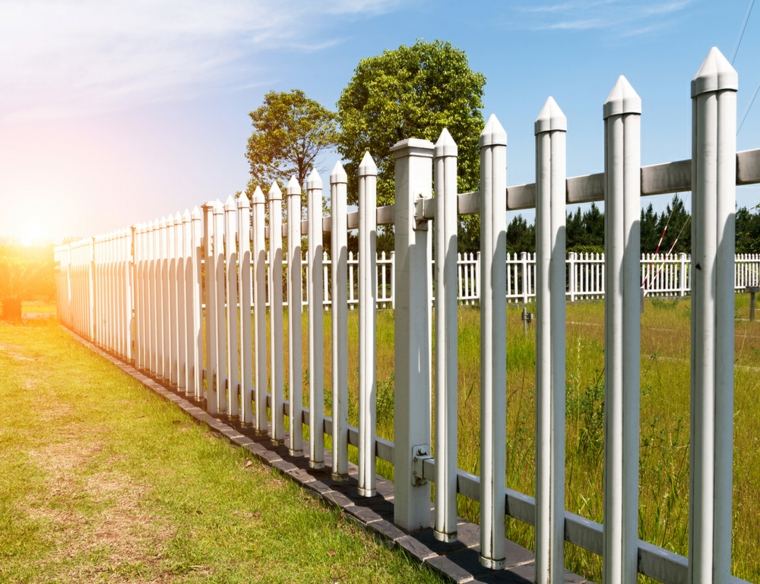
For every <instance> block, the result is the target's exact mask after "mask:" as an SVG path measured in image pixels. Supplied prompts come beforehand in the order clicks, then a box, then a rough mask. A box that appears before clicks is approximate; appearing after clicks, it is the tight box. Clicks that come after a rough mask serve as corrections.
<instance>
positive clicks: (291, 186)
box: [288, 175, 301, 196]
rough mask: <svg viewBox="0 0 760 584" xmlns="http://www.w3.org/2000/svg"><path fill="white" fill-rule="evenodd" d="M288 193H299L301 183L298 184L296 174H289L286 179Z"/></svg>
mask: <svg viewBox="0 0 760 584" xmlns="http://www.w3.org/2000/svg"><path fill="white" fill-rule="evenodd" d="M288 195H291V196H292V195H298V196H300V195H301V185H299V184H298V179H297V178H296V175H293V176H291V177H290V180H289V181H288Z"/></svg>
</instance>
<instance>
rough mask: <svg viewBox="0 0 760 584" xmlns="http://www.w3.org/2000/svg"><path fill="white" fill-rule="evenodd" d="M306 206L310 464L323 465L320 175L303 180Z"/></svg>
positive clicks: (312, 465) (320, 466)
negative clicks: (307, 218)
mask: <svg viewBox="0 0 760 584" xmlns="http://www.w3.org/2000/svg"><path fill="white" fill-rule="evenodd" d="M306 192H307V197H308V205H309V271H308V274H309V436H310V437H311V440H310V441H309V466H310V467H311V468H322V467H323V466H324V450H325V447H324V432H323V425H324V413H323V409H324V387H323V384H324V370H325V366H324V334H323V332H322V320H323V317H322V311H323V310H324V307H323V306H322V299H323V290H322V286H323V273H322V270H323V267H322V266H323V263H322V262H323V257H322V253H323V249H322V178H321V177H320V176H319V173H318V172H317V171H316V169H315V170H312V171H311V174H309V177H308V178H307V179H306Z"/></svg>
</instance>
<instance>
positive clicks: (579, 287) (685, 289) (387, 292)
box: [266, 252, 760, 309]
mask: <svg viewBox="0 0 760 584" xmlns="http://www.w3.org/2000/svg"><path fill="white" fill-rule="evenodd" d="M394 259H395V256H394V253H393V252H390V253H389V254H387V255H386V253H385V252H382V253H380V254H378V255H377V258H376V260H375V263H376V265H377V277H376V283H377V292H376V294H377V296H376V298H377V306H378V308H389V307H390V308H392V307H393V305H394V299H393V278H394V274H395V262H394ZM266 263H267V266H269V254H267V261H266ZM432 263H433V266H435V261H433V262H432ZM301 265H302V266H303V268H302V269H303V278H304V280H305V279H306V274H307V267H308V261H307V259H306V257H305V256H304V257H303V259H302V264H301ZM690 265H691V257H690V256H689V254H685V253H679V254H664V253H661V254H655V253H646V254H642V256H641V288H642V290H643V292H644V295H645V296H686V295H687V294H688V293H689V292H690V291H691V279H690V277H689V274H690ZM330 266H331V260H330V255H329V254H328V253H327V252H325V253H324V254H323V258H322V271H323V274H322V281H323V300H322V304H323V305H324V306H325V308H327V307H329V306H330V305H331V303H332V296H331V292H330V285H329V282H330V269H331V268H330ZM479 266H480V253H479V252H474V253H458V254H457V300H458V301H459V303H460V304H466V305H474V304H477V302H478V299H479V298H480V269H479ZM565 266H566V267H565V270H566V272H567V286H566V290H565V295H566V296H567V299H568V300H570V301H571V302H574V301H576V300H584V299H595V298H603V297H604V254H603V253H591V252H587V253H586V252H582V253H575V252H570V253H568V254H567V259H566V260H565ZM286 267H287V261H285V262H283V269H285V268H286ZM358 267H359V258H358V256H357V255H354V253H353V252H348V305H349V306H350V307H351V308H352V309H353V308H355V307H356V306H357V305H358V304H359V288H358V281H357V278H358ZM433 269H435V267H434V268H433ZM753 286H760V254H737V255H736V257H735V276H734V288H735V289H736V291H737V292H743V291H744V290H746V289H747V288H748V287H753ZM269 291H270V292H271V288H269ZM506 297H507V301H508V302H522V303H527V302H529V301H531V300H533V299H535V298H536V254H535V253H529V252H520V253H507V291H506ZM433 299H435V294H433ZM308 303H309V298H308V291H307V290H306V289H304V292H303V296H302V300H301V304H302V305H303V306H307V305H308ZM283 305H284V306H287V301H286V302H284V304H283ZM267 306H269V297H267Z"/></svg>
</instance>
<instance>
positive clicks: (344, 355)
mask: <svg viewBox="0 0 760 584" xmlns="http://www.w3.org/2000/svg"><path fill="white" fill-rule="evenodd" d="M347 182H348V177H347V176H346V171H345V170H343V166H342V165H341V163H340V162H336V163H335V167H334V168H333V170H332V173H331V174H330V200H331V205H330V212H331V215H332V228H331V238H332V239H331V245H330V248H331V250H330V254H331V263H330V268H331V270H332V274H331V275H332V293H331V294H330V302H331V310H332V424H333V428H332V475H333V478H334V479H342V478H344V477H346V476H348V298H347V286H348V273H347V272H348V265H347V263H346V262H347V261H348V255H347V254H348V226H347V221H348V217H347V213H348V211H347V209H346V205H347Z"/></svg>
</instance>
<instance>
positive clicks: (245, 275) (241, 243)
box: [236, 192, 253, 426]
mask: <svg viewBox="0 0 760 584" xmlns="http://www.w3.org/2000/svg"><path fill="white" fill-rule="evenodd" d="M236 204H237V221H238V225H237V231H238V239H237V252H238V297H239V298H240V329H239V333H240V340H239V343H240V357H241V358H240V421H241V423H242V424H243V425H245V426H250V425H251V424H253V359H252V355H251V350H252V347H251V203H250V201H249V200H248V195H246V194H245V193H244V192H241V193H240V194H239V195H238V197H237V201H236Z"/></svg>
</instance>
